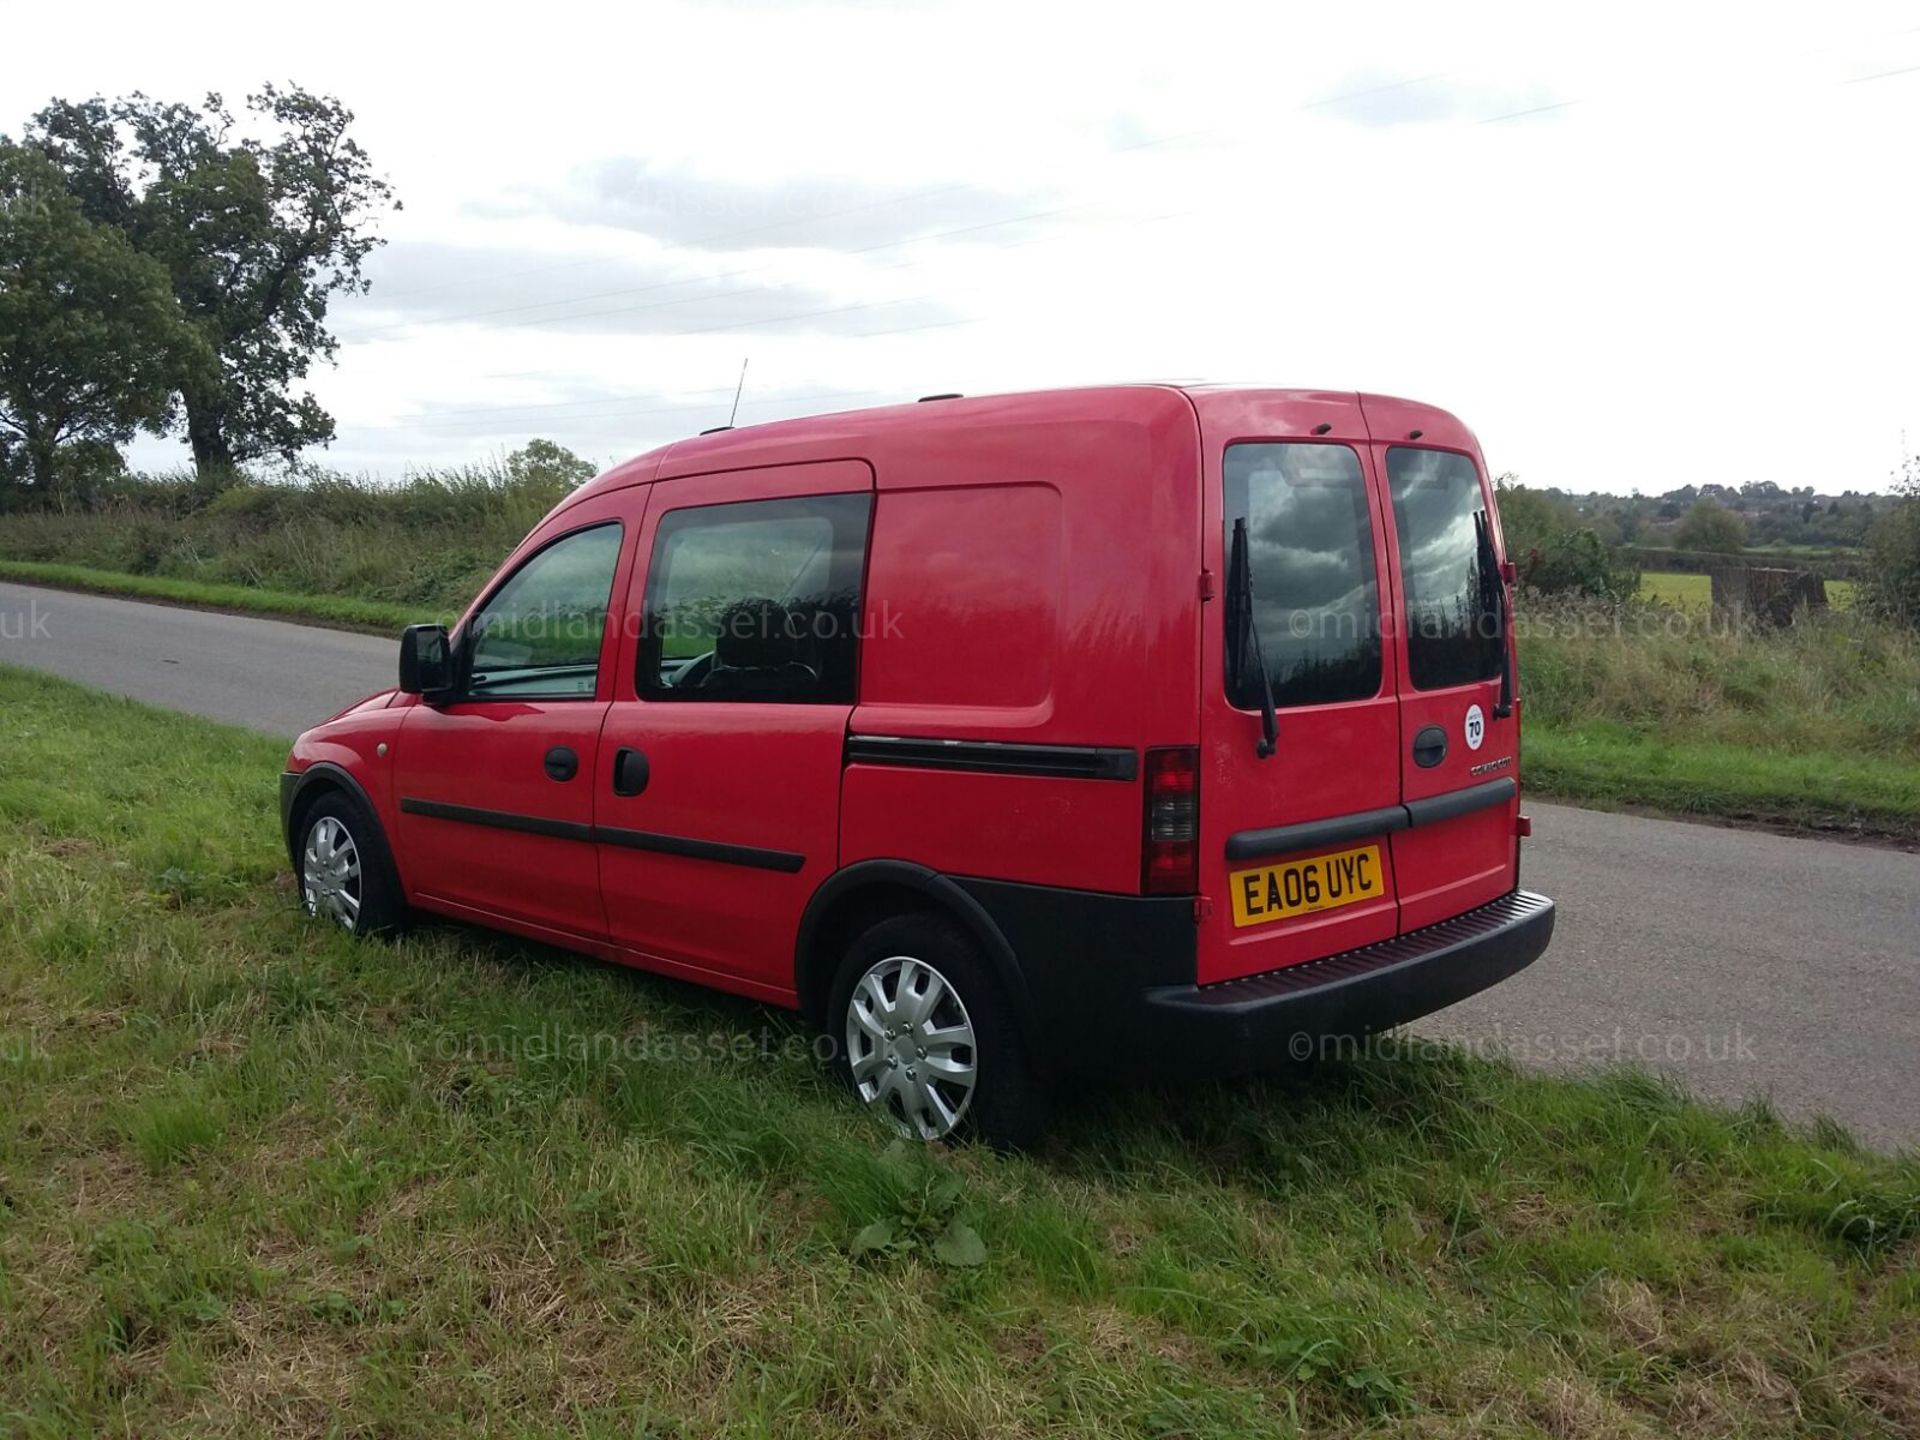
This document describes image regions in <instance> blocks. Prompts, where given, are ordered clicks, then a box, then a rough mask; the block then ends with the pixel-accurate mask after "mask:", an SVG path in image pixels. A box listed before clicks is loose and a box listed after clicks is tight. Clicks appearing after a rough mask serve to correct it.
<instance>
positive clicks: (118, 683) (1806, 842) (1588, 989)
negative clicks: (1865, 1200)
mask: <svg viewBox="0 0 1920 1440" xmlns="http://www.w3.org/2000/svg"><path fill="white" fill-rule="evenodd" d="M396 656H397V647H396V645H395V643H394V642H393V641H392V640H388V639H381V638H377V637H372V636H365V635H353V634H347V633H345V632H342V631H336V630H323V629H317V628H312V627H309V626H303V625H293V624H288V623H285V622H282V621H276V620H260V619H253V618H247V617H241V616H233V615H220V614H213V613H210V612H206V611H198V610H184V609H177V608H173V607H169V606H163V605H149V604H143V603H139V602H135V601H128V600H113V599H107V598H104V597H100V596H93V595H75V594H68V593H65V592H61V591H53V590H42V589H37V588H31V587H27V586H20V585H8V584H0V663H8V664H16V665H28V666H35V667H38V668H41V669H45V670H50V671H54V672H56V673H58V674H61V675H65V676H67V677H69V678H71V679H74V680H80V681H84V682H86V683H87V684H90V685H97V686H100V687H101V688H103V689H106V690H111V691H115V692H118V693H120V694H123V695H129V696H132V697H134V698H135V699H139V700H145V701H148V702H150V703H152V704H156V705H165V706H170V707H173V708H175V709H180V710H187V711H191V712H193V713H195V714H199V715H205V716H209V717H211V718H213V719H216V720H225V721H230V722H232V723H234V724H238V725H244V726H247V727H248V728H250V729H254V730H260V731H264V732H266V733H268V734H275V735H286V736H291V735H293V734H295V733H296V732H297V731H299V730H301V729H303V728H304V727H306V726H307V725H311V724H313V723H314V722H316V721H318V720H320V719H323V718H324V717H326V716H328V715H330V714H332V713H334V712H335V711H336V710H339V709H341V708H342V707H344V706H346V705H348V704H350V703H351V702H353V701H354V700H357V699H359V698H360V697H361V696H363V695H366V694H369V693H371V692H373V691H375V690H379V689H383V688H385V687H387V686H389V685H391V684H392V683H393V676H394V671H395V666H396ZM4 735H5V727H4V723H3V722H0V743H3V742H4ZM1526 809H1527V811H1528V813H1530V814H1531V815H1532V816H1533V818H1534V838H1533V839H1532V840H1531V841H1530V842H1528V845H1527V848H1526V851H1525V855H1524V859H1523V862H1522V864H1523V877H1524V881H1525V884H1526V885H1527V887H1528V888H1529V889H1533V890H1540V891H1544V892H1545V893H1546V894H1548V895H1551V896H1553V897H1554V898H1555V899H1556V900H1557V901H1558V902H1559V905H1560V915H1559V928H1558V930H1557V932H1556V934H1555V937H1554V941H1553V945H1552V948H1551V949H1549V950H1548V952H1547V953H1546V955H1545V956H1544V957H1542V958H1541V960H1540V961H1538V962H1537V963H1536V964H1535V965H1534V966H1533V967H1532V968H1531V969H1529V970H1527V971H1525V972H1523V973H1522V974H1520V975H1518V976H1516V977H1515V978H1513V979H1512V980H1510V981H1508V982H1507V983H1506V984H1504V985H1500V986H1497V987H1495V988H1494V989H1492V990H1489V991H1487V992H1485V993H1484V994H1481V995H1478V996H1475V997H1474V998H1473V999H1471V1000H1468V1001H1466V1002H1465V1003H1463V1004H1460V1005H1456V1006H1454V1007H1453V1008H1452V1009H1450V1010H1445V1011H1442V1012H1441V1013H1440V1014H1438V1015H1435V1016H1432V1017H1430V1018H1429V1019H1428V1020H1425V1021H1423V1022H1421V1024H1420V1025H1419V1026H1417V1027H1416V1029H1417V1031H1418V1032H1419V1033H1420V1034H1422V1035H1432V1036H1444V1037H1447V1038H1450V1039H1454V1040H1458V1041H1460V1042H1462V1043H1465V1044H1469V1045H1472V1046H1474V1047H1476V1048H1479V1049H1482V1050H1485V1051H1501V1052H1504V1053H1507V1054H1510V1055H1512V1056H1513V1057H1515V1058H1516V1059H1519V1060H1522V1061H1524V1062H1527V1063H1531V1064H1539V1065H1544V1066H1548V1067H1555V1068H1578V1067H1580V1066H1583V1065H1590V1064H1596V1063H1611V1062H1613V1061H1616V1060H1624V1061H1628V1062H1635V1063H1642V1064H1645V1065H1647V1066H1649V1067H1651V1068H1653V1069H1657V1070H1661V1071H1665V1072H1668V1073H1671V1074H1674V1075H1678V1076H1680V1077H1682V1078H1684V1079H1685V1080H1686V1081H1687V1083H1688V1084H1690V1085H1691V1086H1693V1087H1694V1089H1695V1090H1696V1091H1698V1092H1700V1093H1701V1094H1704V1095H1707V1096H1711V1097H1714V1098H1717V1099H1721V1100H1727V1101H1738V1100H1740V1099H1742V1098H1744V1097H1747V1096H1752V1095H1757V1094H1768V1095H1771V1096H1772V1097H1773V1099H1774V1101H1775V1103H1776V1104H1778V1105H1779V1106H1780V1108H1781V1110H1782V1111H1783V1112H1785V1113H1786V1114H1788V1115H1790V1116H1794V1117H1798V1118H1808V1117H1811V1116H1813V1115H1816V1114H1827V1115H1831V1116H1832V1117H1834V1118H1835V1119H1837V1120H1839V1121H1841V1122H1842V1123H1843V1124H1845V1125H1847V1126H1849V1127H1850V1128H1851V1129H1852V1130H1853V1131H1854V1133H1855V1134H1857V1135H1858V1136H1859V1137H1860V1138H1861V1139H1862V1140H1864V1141H1866V1142H1868V1143H1870V1144H1873V1145H1876V1146H1881V1147H1885V1148H1896V1147H1910V1146H1914V1145H1916V1144H1920V856H1915V855H1909V854H1903V853H1900V852H1897V851H1892V850H1878V849H1872V848H1868V847H1865V846H1859V845H1846V844H1839V843H1835V842H1832V841H1825V840H1810V839H1794V838H1786V837H1781V836H1774V835H1766V834H1760V833H1756V832H1753V831H1745V830H1729V829H1721V828H1718V827H1714V826H1707V825H1695V824H1687V823H1682V822H1678V821H1670V820H1650V819H1644V818H1641V817H1638V816H1631V815H1614V814H1605V813H1601V812H1597V811H1590V810H1576V809H1571V808H1568V807H1565V806H1560V805H1546V804H1540V803H1537V802H1532V801H1530V802H1528V804H1527V806H1526Z"/></svg>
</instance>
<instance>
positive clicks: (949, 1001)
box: [827, 915, 1051, 1149]
mask: <svg viewBox="0 0 1920 1440" xmlns="http://www.w3.org/2000/svg"><path fill="white" fill-rule="evenodd" d="M827 1016H828V1024H829V1026H830V1027H831V1030H832V1033H833V1036H834V1039H835V1040H836V1041H837V1042H838V1045H837V1050H838V1055H839V1059H838V1066H839V1069H840V1073H841V1075H842V1077H843V1078H844V1079H845V1080H846V1081H847V1083H848V1084H849V1085H851V1086H852V1087H853V1091H854V1093H855V1094H856V1095H857V1096H859V1098H860V1099H861V1100H862V1101H863V1102H864V1103H865V1104H866V1105H867V1106H868V1108H870V1109H872V1110H875V1111H877V1112H878V1113H879V1114H881V1115H882V1116H883V1117H884V1118H885V1119H886V1120H887V1121H888V1122H889V1123H890V1124H891V1125H892V1126H893V1127H894V1128H895V1129H896V1130H898V1131H899V1132H900V1133H901V1134H903V1135H907V1136H910V1137H912V1138H915V1139H920V1140H945V1139H958V1138H969V1137H972V1138H978V1139H982V1140H985V1141H987V1142H988V1143H989V1144H993V1145H998V1146H1002V1147H1006V1148H1012V1149H1023V1148H1026V1147H1028V1146H1031V1145H1033V1144H1035V1143H1037V1142H1038V1140H1039V1139H1040V1137H1041V1135H1042V1134H1044V1133H1045V1130H1046V1125H1047V1118H1048V1115H1049V1112H1050V1110H1051V1104H1050V1098H1051V1097H1050V1091H1049V1086H1048V1084H1047V1081H1046V1077H1045V1076H1044V1075H1043V1074H1041V1073H1040V1071H1039V1070H1038V1068H1037V1067H1036V1066H1035V1065H1034V1064H1033V1062H1032V1058H1031V1057H1030V1056H1029V1054H1028V1053H1027V1047H1026V1044H1025V1042H1024V1040H1023V1038H1022V1036H1021V1033H1020V1027H1019V1023H1018V1019H1017V1017H1016V1016H1015V1014H1014V1011H1013V1007H1012V1005H1011V1003H1010V1002H1009V1001H1008V999H1007V996H1006V992H1005V989H1004V987H1002V985H1001V984H1000V982H999V979H998V977H997V976H995V974H994V973H993V970H992V968H991V967H990V966H989V965H988V964H987V962H986V961H985V960H984V959H983V958H982V957H981V955H980V953H979V950H978V948H977V947H976V946H975V945H974V943H973V941H972V939H971V938H970V937H969V936H968V935H967V933H966V932H965V931H964V930H963V929H962V928H961V927H960V926H959V925H958V924H956V923H955V922H954V921H952V920H950V919H947V918H945V917H943V916H934V915H901V916H896V917H894V918H893V919H891V920H883V921H881V922H880V923H879V924H877V925H875V926H873V927H872V928H871V929H870V930H868V931H866V932H865V933H864V934H863V935H861V936H860V938H859V939H857V940H855V941H854V942H853V945H852V946H851V947H850V948H849V949H848V951H847V955H846V958H845V960H844V961H842V963H841V966H840V972H839V974H838V975H837V976H836V977H835V979H834V985H833V992H832V995H831V997H830V999H829V1002H828V1009H827Z"/></svg>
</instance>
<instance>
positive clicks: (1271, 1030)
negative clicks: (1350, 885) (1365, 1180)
mask: <svg viewBox="0 0 1920 1440" xmlns="http://www.w3.org/2000/svg"><path fill="white" fill-rule="evenodd" d="M1553 919H1554V908H1553V901H1551V900H1549V899H1548V898H1547V897H1546V896H1544V895H1536V894H1533V893H1532V892H1531V891H1527V890H1515V891H1513V892H1511V893H1510V894H1507V895H1503V896H1501V897H1500V898H1499V899H1498V900H1495V901H1494V902H1493V903H1492V904H1490V905H1482V906H1481V907H1480V908H1479V909H1477V910H1469V911H1467V913H1466V914H1464V915H1456V916H1454V918H1453V919H1451V920H1444V921H1442V922H1441V923H1440V924H1438V925H1430V926H1428V927H1427V928H1426V929H1424V930H1415V931H1413V932H1411V933H1410V934H1406V935H1402V936H1400V937H1398V938H1397V939H1393V940H1386V941H1382V942H1381V943H1380V944H1378V945H1368V946H1365V947H1363V948H1362V949H1359V950H1350V951H1348V952H1346V953H1345V954H1343V955H1329V956H1327V957H1326V958H1325V959H1324V960H1310V961H1308V962H1307V963H1306V964H1304V965H1293V966H1289V967H1288V968H1286V969H1284V970H1274V971H1271V972H1269V973H1268V974H1265V975H1254V976H1250V977H1248V978H1247V979H1245V980H1230V981H1228V982H1226V983H1225V984H1221V985H1208V986H1205V987H1201V986H1196V985H1184V986H1165V987H1162V988H1159V989H1154V990H1149V991H1147V992H1146V993H1145V994H1144V996H1143V997H1142V1005H1143V1008H1144V1009H1145V1010H1146V1011H1147V1012H1148V1016H1149V1018H1148V1020H1147V1025H1146V1028H1147V1030H1148V1031H1149V1032H1150V1034H1151V1035H1152V1036H1153V1038H1154V1039H1155V1040H1157V1042H1158V1044H1157V1046H1156V1048H1157V1049H1158V1050H1159V1051H1160V1052H1161V1053H1162V1054H1165V1055H1167V1056H1169V1057H1181V1058H1180V1063H1179V1064H1178V1066H1177V1068H1178V1069H1179V1070H1180V1071H1182V1072H1183V1073H1186V1074H1195V1073H1202V1074H1209V1075H1228V1074H1236V1073H1240V1072H1243V1071H1247V1070H1254V1069H1259V1068H1261V1067H1263V1066H1267V1065H1272V1064H1274V1063H1276V1062H1279V1061H1283V1060H1287V1059H1296V1060H1303V1059H1307V1058H1309V1057H1311V1056H1313V1055H1317V1054H1323V1053H1327V1042H1328V1041H1329V1040H1344V1039H1349V1038H1351V1039H1356V1040H1357V1039H1359V1038H1360V1037H1362V1036H1365V1035H1368V1034H1371V1033H1374V1032H1376V1031H1380V1030H1385V1029H1387V1028H1389V1027H1390V1026H1394V1025H1400V1024H1404V1023H1405V1022H1407V1021H1409V1020H1417V1019H1419V1018H1420V1017H1421V1016H1422V1015H1431V1014H1432V1013H1433V1012H1434V1011H1436V1010H1441V1009H1444V1008H1445V1007H1447V1006H1448V1005H1452V1004H1453V1003H1455V1002H1456V1001H1459V1000H1464V999H1466V998H1467V997H1468V996H1469V995H1474V994H1477V993H1479V992H1480V991H1482V990H1485V989H1486V988H1487V987H1488V986H1490V985H1497V984H1498V983H1499V982H1500V981H1502V980H1504V979H1506V978H1507V977H1508V976H1509V975H1512V974H1515V973H1516V972H1518V971H1521V970H1524V969H1526V967H1527V966H1529V965H1531V964H1532V963H1533V962H1534V961H1535V960H1537V959H1539V958H1540V954H1541V952H1542V951H1544V950H1545V949H1546V948H1547V942H1548V941H1549V940H1551V939H1552V938H1553Z"/></svg>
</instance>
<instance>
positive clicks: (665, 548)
mask: <svg viewBox="0 0 1920 1440" xmlns="http://www.w3.org/2000/svg"><path fill="white" fill-rule="evenodd" d="M871 505H872V497H871V496H867V495H816V496H807V497H804V498H799V499H793V500H753V501H744V502H741V503H738V504H732V505H703V506H696V507H693V508H690V509H685V510H673V511H669V512H668V513H667V514H666V515H665V516H663V517H662V518H661V520H660V526H659V530H658V532H657V533H656V535H655V536H654V542H653V560H652V563H651V565H650V566H649V567H648V570H647V591H646V625H647V628H646V632H645V634H644V635H643V636H642V638H641V642H640V665H639V674H638V676H637V677H636V682H637V684H638V686H639V690H640V694H641V695H643V696H645V697H646V698H647V699H649V700H761V701H778V702H784V703H788V704H843V705H844V704H851V703H852V701H853V698H854V697H853V692H854V680H855V675H856V664H857V658H858V649H857V642H858V636H857V634H856V631H857V630H858V627H859V623H860V579H861V574H862V572H863V570H864V569H865V565H866V551H867V516H868V513H869V510H870V508H871Z"/></svg>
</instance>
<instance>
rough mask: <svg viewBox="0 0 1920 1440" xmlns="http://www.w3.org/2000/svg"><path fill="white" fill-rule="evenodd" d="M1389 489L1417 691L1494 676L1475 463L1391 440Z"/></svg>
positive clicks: (1491, 581) (1493, 581) (1494, 630)
mask: <svg viewBox="0 0 1920 1440" xmlns="http://www.w3.org/2000/svg"><path fill="white" fill-rule="evenodd" d="M1387 488H1388V489H1389V490H1390V491H1391V492H1392V493H1393V524H1394V528H1395V529H1396V530H1397V531H1398V532H1399V535H1400V570H1401V573H1402V575H1403V577H1404V580H1405V586H1406V592H1407V611H1406V631H1407V670H1408V673H1409V674H1410V675H1411V677H1412V679H1413V684H1414V688H1415V689H1417V690H1439V689H1442V688H1444V687H1446V686H1448V685H1466V684H1470V683H1472V682H1473V681H1475V680H1491V679H1492V678H1493V677H1494V676H1495V675H1498V674H1499V673H1500V649H1501V640H1500V629H1499V625H1498V622H1497V621H1493V620H1490V619H1489V618H1488V617H1489V614H1490V606H1491V605H1497V604H1498V603H1499V599H1498V596H1499V581H1498V578H1497V577H1496V576H1495V574H1494V573H1493V571H1492V567H1491V565H1490V563H1489V562H1490V560H1491V558H1492V547H1491V543H1490V541H1488V540H1487V539H1485V538H1483V535H1482V530H1481V527H1482V526H1484V525H1485V524H1486V520H1485V519H1484V518H1482V517H1483V516H1484V515H1485V511H1486V508H1487V501H1486V497H1485V496H1484V495H1483V494H1482V493H1481V490H1480V474H1479V472H1478V471H1477V470H1475V469H1474V467H1473V461H1471V460H1469V459H1468V458H1467V457H1466V456H1464V455H1455V454H1453V453H1451V452H1449V451H1445V450H1415V449H1410V448H1408V447H1407V446H1404V445H1396V446H1394V447H1393V448H1392V449H1391V450H1389V451H1387Z"/></svg>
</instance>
